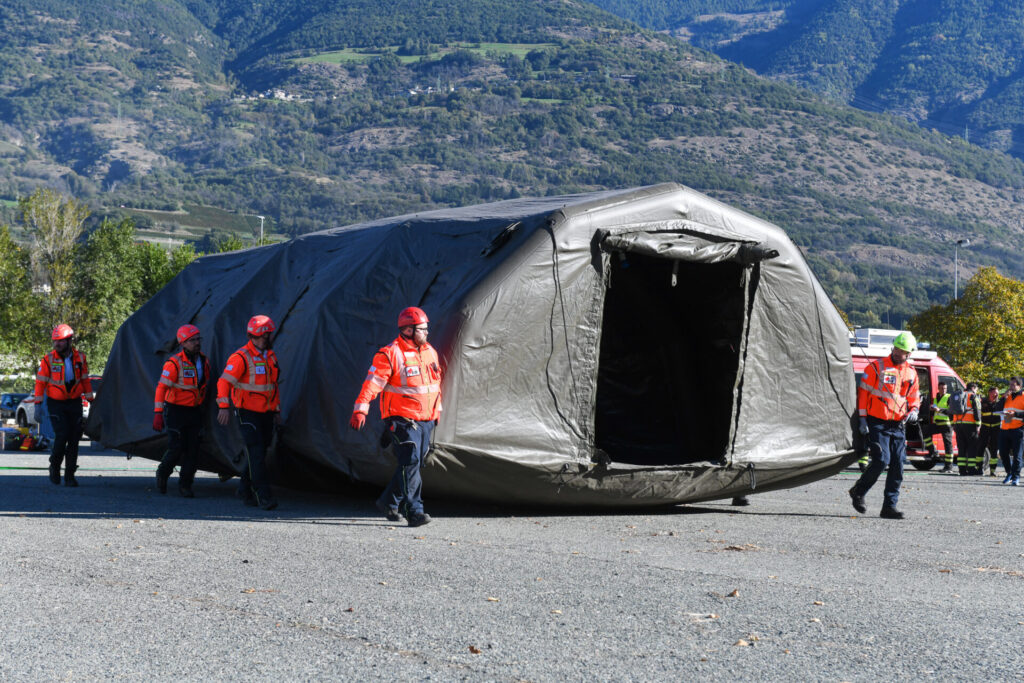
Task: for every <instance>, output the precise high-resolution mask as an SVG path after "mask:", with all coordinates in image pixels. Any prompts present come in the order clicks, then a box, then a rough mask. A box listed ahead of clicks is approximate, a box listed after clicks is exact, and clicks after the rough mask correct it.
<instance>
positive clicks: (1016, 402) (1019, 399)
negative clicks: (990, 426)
mask: <svg viewBox="0 0 1024 683" xmlns="http://www.w3.org/2000/svg"><path fill="white" fill-rule="evenodd" d="M1007 409H1009V410H1015V411H1017V414H1016V415H1007V414H1006V413H1005V412H1004V413H1003V423H1002V424H1001V425H999V427H1000V429H1020V428H1021V427H1024V392H1022V393H1019V394H1007V395H1006V398H1005V399H1004V400H1003V410H1004V411H1005V410H1007Z"/></svg>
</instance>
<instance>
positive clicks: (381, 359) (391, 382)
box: [349, 307, 441, 526]
mask: <svg viewBox="0 0 1024 683" xmlns="http://www.w3.org/2000/svg"><path fill="white" fill-rule="evenodd" d="M428 322H429V321H428V320H427V314H426V313H424V312H423V310H422V309H419V308H416V307H410V308H406V309H405V310H404V311H402V312H401V313H400V314H399V315H398V333H399V334H398V338H397V339H395V340H394V341H393V342H391V343H390V344H388V345H387V346H385V347H384V348H382V349H380V350H379V351H377V353H376V355H374V357H373V365H371V366H370V371H369V372H368V373H367V375H366V380H365V381H364V382H363V388H362V391H360V392H359V397H358V398H357V399H356V404H355V408H354V409H353V411H352V418H351V419H350V420H349V426H351V427H352V429H355V430H356V431H358V430H360V429H362V428H363V425H365V424H366V416H367V414H369V412H370V402H371V401H372V400H373V399H374V398H376V397H377V396H378V395H381V401H380V412H381V417H383V418H384V423H385V425H386V428H387V430H388V433H389V435H390V437H391V442H392V443H393V444H394V447H395V457H396V458H397V459H398V467H397V468H396V469H395V473H394V475H393V476H392V477H391V481H390V483H389V484H388V486H387V488H386V489H385V490H384V493H382V494H381V497H380V498H379V499H377V509H379V510H380V511H381V512H383V513H384V514H385V516H386V517H387V519H388V520H390V521H393V522H397V521H399V520H400V519H401V517H400V511H401V513H404V514H405V515H406V519H407V520H408V523H409V526H422V525H424V524H429V523H430V515H428V514H426V513H425V512H424V511H423V499H422V488H423V483H422V479H421V477H420V469H421V468H422V467H423V464H424V462H425V461H426V459H427V453H428V451H429V450H430V437H431V435H432V434H433V433H434V426H435V425H436V424H437V420H438V418H439V417H440V416H441V366H440V364H439V361H438V358H437V351H435V350H434V347H433V346H431V345H430V344H428V343H427V332H428V327H427V323H428Z"/></svg>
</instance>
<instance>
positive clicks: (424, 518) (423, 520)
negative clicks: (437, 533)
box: [409, 512, 430, 526]
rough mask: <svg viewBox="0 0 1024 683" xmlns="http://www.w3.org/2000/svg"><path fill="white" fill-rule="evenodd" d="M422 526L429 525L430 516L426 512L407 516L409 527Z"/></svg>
mask: <svg viewBox="0 0 1024 683" xmlns="http://www.w3.org/2000/svg"><path fill="white" fill-rule="evenodd" d="M424 524H430V515H428V514H427V513H426V512H420V513H413V514H411V515H409V526H423V525H424Z"/></svg>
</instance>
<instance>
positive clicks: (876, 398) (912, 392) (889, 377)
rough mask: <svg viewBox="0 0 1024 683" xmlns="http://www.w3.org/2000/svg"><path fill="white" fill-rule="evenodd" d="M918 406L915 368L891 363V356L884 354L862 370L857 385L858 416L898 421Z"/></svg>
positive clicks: (919, 398) (906, 364)
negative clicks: (883, 356)
mask: <svg viewBox="0 0 1024 683" xmlns="http://www.w3.org/2000/svg"><path fill="white" fill-rule="evenodd" d="M920 406H921V396H920V395H919V394H918V389H917V371H916V370H914V368H912V367H910V363H906V362H904V363H903V364H902V365H895V364H893V362H892V357H891V356H886V357H885V358H879V359H878V360H876V361H875V362H873V363H871V364H870V365H868V366H867V368H865V369H864V376H863V377H862V378H861V380H860V384H859V385H858V386H857V413H858V415H860V416H861V417H869V416H870V417H874V418H877V419H879V420H887V421H893V420H895V421H899V420H902V419H903V418H904V417H905V416H906V414H907V413H909V412H910V411H911V410H917V409H918V408H919V407H920Z"/></svg>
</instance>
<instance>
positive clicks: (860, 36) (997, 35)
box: [594, 0, 1024, 157]
mask: <svg viewBox="0 0 1024 683" xmlns="http://www.w3.org/2000/svg"><path fill="white" fill-rule="evenodd" d="M594 3H595V4H596V5H599V6H601V7H604V8H606V9H608V10H609V11H612V12H614V13H616V14H618V15H619V16H622V17H625V18H628V19H630V20H632V21H636V22H637V23H639V24H641V25H643V26H647V27H649V28H655V29H658V30H666V31H671V32H672V33H674V34H675V35H678V36H681V37H684V38H686V39H687V40H689V41H690V42H692V43H693V44H694V45H697V46H700V47H703V48H705V49H708V50H712V51H714V52H716V53H717V54H719V55H721V56H722V57H724V58H726V59H729V60H732V61H735V62H739V63H742V64H744V65H746V66H748V67H750V68H753V69H754V70H756V71H757V72H758V73H761V74H764V75H769V76H772V77H775V78H781V79H785V80H787V81H790V82H792V83H797V84H799V85H803V86H806V87H809V88H811V89H813V90H816V91H818V92H821V93H824V94H826V95H827V96H829V97H831V98H833V99H837V100H840V101H843V102H847V103H850V104H853V105H854V106H856V107H859V108H861V109H865V110H867V111H886V112H891V113H894V114H897V115H899V116H902V117H905V118H907V119H909V120H911V121H915V122H918V123H920V124H921V125H922V126H925V127H928V128H935V129H938V130H941V131H943V132H945V133H948V134H951V135H959V136H964V137H966V138H967V139H968V140H970V141H971V142H974V143H977V144H981V145H983V146H985V147H988V148H990V149H997V150H1001V151H1007V152H1009V153H1011V154H1014V155H1016V156H1018V157H1024V4H1022V3H1020V2H1019V1H1017V0H639V1H638V2H626V1H625V0H594Z"/></svg>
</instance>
